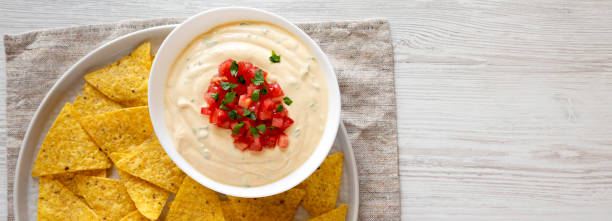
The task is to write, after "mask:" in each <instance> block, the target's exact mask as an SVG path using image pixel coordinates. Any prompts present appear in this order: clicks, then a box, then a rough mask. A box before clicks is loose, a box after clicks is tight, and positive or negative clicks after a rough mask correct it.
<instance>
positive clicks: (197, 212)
mask: <svg viewBox="0 0 612 221" xmlns="http://www.w3.org/2000/svg"><path fill="white" fill-rule="evenodd" d="M166 220H189V221H191V220H224V218H223V210H222V209H221V203H220V201H219V197H218V196H217V193H215V191H212V190H210V189H208V188H206V187H204V186H202V185H200V184H199V183H197V182H196V181H194V180H192V179H191V178H190V177H185V180H184V181H183V184H182V185H181V188H180V189H179V191H178V193H177V194H176V197H175V198H174V201H173V202H172V205H171V206H170V211H168V216H167V217H166Z"/></svg>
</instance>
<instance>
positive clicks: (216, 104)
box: [201, 52, 293, 151]
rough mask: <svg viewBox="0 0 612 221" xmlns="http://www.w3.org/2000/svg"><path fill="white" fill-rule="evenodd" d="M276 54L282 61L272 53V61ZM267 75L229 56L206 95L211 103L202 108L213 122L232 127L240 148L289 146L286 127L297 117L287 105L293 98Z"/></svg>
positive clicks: (223, 126) (207, 102) (255, 148)
mask: <svg viewBox="0 0 612 221" xmlns="http://www.w3.org/2000/svg"><path fill="white" fill-rule="evenodd" d="M275 56H276V57H275ZM273 57H275V58H274V59H275V61H277V62H280V56H279V55H276V53H274V52H272V56H271V57H270V61H272V62H274V61H273ZM277 62H275V63H277ZM267 75H268V73H266V72H265V71H263V70H262V69H260V68H258V67H256V66H254V65H253V64H251V63H250V62H245V61H239V62H237V61H235V60H233V59H228V60H226V61H224V62H223V63H221V65H219V73H218V75H215V76H214V77H212V79H211V81H210V85H209V86H208V89H207V90H206V94H205V95H204V100H205V101H206V104H207V106H205V107H202V110H201V113H202V115H206V116H208V117H209V121H210V123H211V124H214V125H216V126H218V127H221V128H225V129H230V130H231V131H232V138H233V139H234V146H236V147H237V148H238V149H240V150H243V151H244V150H252V151H261V150H262V149H263V148H264V147H266V148H274V147H275V146H278V147H280V148H286V147H287V146H288V145H289V138H288V137H287V135H286V134H285V129H287V128H288V127H290V126H291V125H292V124H293V119H291V118H290V117H289V113H288V111H287V108H285V107H284V105H291V103H293V101H292V100H291V99H290V98H289V97H285V96H284V93H283V90H282V89H281V87H280V85H279V84H278V83H271V82H267V81H266V76H267Z"/></svg>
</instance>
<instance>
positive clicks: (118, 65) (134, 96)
mask: <svg viewBox="0 0 612 221" xmlns="http://www.w3.org/2000/svg"><path fill="white" fill-rule="evenodd" d="M152 61H153V60H152V59H151V43H150V42H144V43H142V44H141V45H140V46H138V48H136V49H135V50H134V51H132V53H131V54H130V55H128V56H126V57H123V58H121V59H120V60H119V61H116V62H115V63H112V64H111V65H109V66H107V67H105V68H102V69H100V70H97V71H94V72H92V73H89V74H87V75H85V81H87V83H89V84H90V85H91V86H93V87H94V88H96V89H98V90H99V91H100V92H102V93H103V94H104V95H106V96H107V97H108V98H110V99H111V100H113V101H115V102H119V103H125V102H129V103H134V104H140V105H138V106H142V105H146V104H147V81H148V80H149V72H150V70H151V62H152Z"/></svg>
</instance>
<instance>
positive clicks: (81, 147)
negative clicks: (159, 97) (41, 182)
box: [32, 103, 148, 177]
mask: <svg viewBox="0 0 612 221" xmlns="http://www.w3.org/2000/svg"><path fill="white" fill-rule="evenodd" d="M147 117H148V116H147ZM109 167H111V163H110V161H109V160H108V158H107V157H106V155H104V153H103V152H102V151H100V150H99V149H98V147H97V146H96V144H95V143H94V142H93V141H92V140H91V138H89V136H87V133H85V130H83V128H81V125H80V124H79V122H78V120H77V118H76V115H75V114H74V112H73V106H72V104H70V103H66V105H65V106H64V108H63V109H62V112H61V113H60V114H59V116H58V117H57V118H56V119H55V122H53V125H52V126H51V128H50V129H49V132H48V133H47V136H46V137H45V139H44V141H43V144H42V145H41V147H40V150H39V151H38V156H36V161H35V162H34V168H33V169H32V176H33V177H38V176H44V175H51V174H58V173H66V172H74V171H80V170H95V169H106V168H109Z"/></svg>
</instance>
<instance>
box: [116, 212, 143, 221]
mask: <svg viewBox="0 0 612 221" xmlns="http://www.w3.org/2000/svg"><path fill="white" fill-rule="evenodd" d="M119 221H149V219H147V217H144V216H143V215H142V214H140V212H138V210H136V211H133V212H131V213H129V214H127V216H125V217H123V218H122V219H121V220H119Z"/></svg>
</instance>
